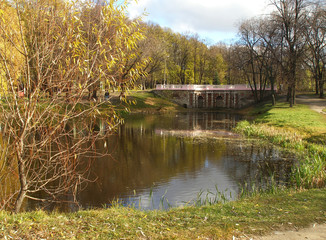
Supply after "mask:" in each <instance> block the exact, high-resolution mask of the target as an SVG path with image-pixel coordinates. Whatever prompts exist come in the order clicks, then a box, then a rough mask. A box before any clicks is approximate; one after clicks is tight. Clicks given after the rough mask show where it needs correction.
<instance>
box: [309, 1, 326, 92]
mask: <svg viewBox="0 0 326 240" xmlns="http://www.w3.org/2000/svg"><path fill="white" fill-rule="evenodd" d="M325 7H326V6H325V4H323V5H322V4H321V3H316V4H314V5H313V8H312V11H311V13H310V14H309V15H308V17H307V22H308V25H307V26H306V31H305V34H306V38H307V42H308V48H309V51H307V53H306V56H305V59H306V63H307V65H308V67H309V68H310V71H311V72H312V75H313V78H314V79H315V86H316V94H318V93H319V96H320V97H321V98H322V97H323V96H324V82H325V74H326V8H325Z"/></svg>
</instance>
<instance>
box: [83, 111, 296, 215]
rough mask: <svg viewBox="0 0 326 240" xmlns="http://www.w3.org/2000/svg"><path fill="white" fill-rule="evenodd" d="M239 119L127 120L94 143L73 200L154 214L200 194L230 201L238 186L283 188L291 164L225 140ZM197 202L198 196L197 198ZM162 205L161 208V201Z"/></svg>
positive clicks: (232, 138) (266, 150) (261, 148)
mask: <svg viewBox="0 0 326 240" xmlns="http://www.w3.org/2000/svg"><path fill="white" fill-rule="evenodd" d="M238 120H239V116H237V115H230V114H220V113H184V114H177V115H169V116H165V115H164V116H163V115H159V116H156V115H149V116H134V117H133V119H128V120H127V121H126V123H125V125H123V126H121V128H120V129H119V132H118V134H116V135H113V136H111V137H110V138H107V139H103V140H101V141H98V142H96V147H97V149H98V152H106V151H108V150H110V151H111V155H110V157H108V156H105V157H102V158H99V159H97V160H96V161H95V162H94V163H93V165H92V177H93V178H95V177H96V178H97V181H95V182H92V183H89V184H88V185H87V187H86V188H85V189H84V190H83V191H81V192H80V193H79V194H78V199H77V200H78V201H79V204H80V205H81V206H82V207H84V208H88V207H103V206H105V205H109V204H110V203H111V202H112V201H114V200H116V199H119V200H120V201H121V202H122V203H123V204H126V205H129V204H130V205H134V206H136V207H138V206H139V207H141V208H145V209H146V208H159V207H160V204H162V202H163V201H162V200H163V198H164V199H165V201H164V207H166V206H167V205H168V204H167V201H168V202H169V204H171V205H172V206H178V205H182V204H184V203H186V202H191V201H193V200H194V199H195V198H196V196H197V194H198V193H199V192H201V191H203V190H210V191H214V190H215V189H216V188H217V189H218V190H219V191H222V192H225V193H226V195H227V196H229V195H231V196H232V198H235V197H236V196H237V194H238V192H239V185H241V184H243V183H244V182H248V183H250V182H252V181H255V185H256V186H261V187H264V186H265V185H266V184H268V182H269V181H270V176H271V174H273V175H274V179H275V181H276V182H278V183H282V182H285V181H286V180H287V175H288V173H289V172H290V169H291V164H292V161H289V160H285V158H286V157H287V156H284V154H282V153H281V152H279V151H278V150H276V149H275V148H273V147H272V146H266V145H261V144H258V143H256V142H254V141H248V140H244V139H241V138H240V137H239V136H237V135H236V134H234V133H232V132H230V129H231V128H232V127H234V126H235V124H236V122H237V121H238ZM204 197H205V194H204ZM166 200H167V201H166Z"/></svg>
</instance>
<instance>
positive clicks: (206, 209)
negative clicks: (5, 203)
mask: <svg viewBox="0 0 326 240" xmlns="http://www.w3.org/2000/svg"><path fill="white" fill-rule="evenodd" d="M325 199H326V190H325V189H312V190H302V191H291V190H283V191H279V192H277V193H274V194H258V195H256V196H253V197H249V198H243V199H241V200H238V201H234V202H227V203H224V204H222V203H220V204H214V205H210V206H202V207H192V206H189V207H184V208H174V209H171V210H168V211H139V210H136V209H133V208H128V207H121V206H115V207H112V208H109V209H99V210H88V211H79V212H75V213H56V212H53V213H46V212H43V211H35V212H25V213H20V214H11V213H8V212H4V211H2V212H0V229H1V231H0V238H2V239H12V238H13V239H197V238H198V239H207V238H208V239H232V236H237V237H239V236H243V235H244V234H246V235H247V236H248V235H262V234H266V233H269V232H271V231H274V230H277V231H280V230H286V229H293V228H301V227H307V226H309V225H310V224H313V223H323V222H325V221H326V201H325Z"/></svg>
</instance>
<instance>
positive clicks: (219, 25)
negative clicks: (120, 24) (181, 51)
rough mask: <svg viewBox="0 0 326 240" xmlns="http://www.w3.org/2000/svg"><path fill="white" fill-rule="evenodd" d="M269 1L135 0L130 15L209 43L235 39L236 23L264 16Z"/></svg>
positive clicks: (131, 4)
mask: <svg viewBox="0 0 326 240" xmlns="http://www.w3.org/2000/svg"><path fill="white" fill-rule="evenodd" d="M267 6H268V0H138V3H135V2H132V3H130V6H129V8H128V9H129V16H130V17H131V18H134V17H136V16H139V15H141V14H142V13H144V12H145V13H146V14H147V16H146V17H144V20H145V21H151V22H154V23H157V24H159V25H160V26H162V27H169V28H171V29H172V30H173V31H174V32H180V33H186V32H191V33H198V34H199V36H200V37H201V38H202V39H207V40H208V43H209V44H214V43H217V42H219V41H225V42H230V40H231V39H233V38H236V34H237V28H238V25H239V22H240V21H241V20H243V19H247V18H250V17H254V16H257V15H261V14H264V13H266V12H267V11H268V10H267V9H270V8H267Z"/></svg>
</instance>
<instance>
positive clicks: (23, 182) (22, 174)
mask: <svg viewBox="0 0 326 240" xmlns="http://www.w3.org/2000/svg"><path fill="white" fill-rule="evenodd" d="M20 149H23V148H22V147H21V146H20ZM22 151H23V150H21V151H20V153H19V154H18V156H17V158H18V176H19V183H20V190H19V193H18V196H17V198H16V202H15V212H16V213H18V212H19V211H20V209H21V207H22V205H23V202H24V199H25V197H26V193H27V177H26V169H25V163H24V157H23V153H22Z"/></svg>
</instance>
